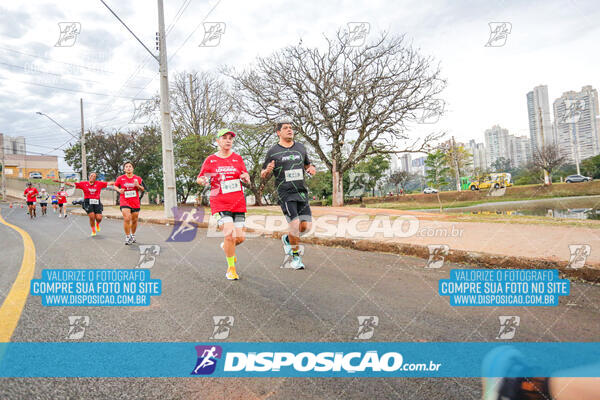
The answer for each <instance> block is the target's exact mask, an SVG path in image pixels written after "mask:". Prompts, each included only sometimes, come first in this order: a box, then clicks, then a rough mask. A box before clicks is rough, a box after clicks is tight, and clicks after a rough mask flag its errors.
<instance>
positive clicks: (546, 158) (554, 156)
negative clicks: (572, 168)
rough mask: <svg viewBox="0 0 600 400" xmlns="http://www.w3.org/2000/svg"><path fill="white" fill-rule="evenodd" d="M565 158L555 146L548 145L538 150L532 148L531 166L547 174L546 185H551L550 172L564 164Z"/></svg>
mask: <svg viewBox="0 0 600 400" xmlns="http://www.w3.org/2000/svg"><path fill="white" fill-rule="evenodd" d="M565 160H566V157H565V156H561V155H560V150H559V149H558V146H557V145H553V144H548V145H544V146H541V147H540V148H538V147H536V146H534V149H533V165H535V166H536V167H538V168H541V169H543V170H544V171H546V172H548V181H547V182H545V184H546V185H552V171H554V170H555V169H556V168H558V167H560V166H561V165H562V164H564V162H565Z"/></svg>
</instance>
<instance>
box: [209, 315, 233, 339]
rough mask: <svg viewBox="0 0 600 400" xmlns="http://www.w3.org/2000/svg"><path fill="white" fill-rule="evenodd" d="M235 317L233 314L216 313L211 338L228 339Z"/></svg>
mask: <svg viewBox="0 0 600 400" xmlns="http://www.w3.org/2000/svg"><path fill="white" fill-rule="evenodd" d="M234 321H235V318H233V317H232V316H231V315H226V316H224V315H216V316H213V322H214V324H215V326H214V329H213V333H212V335H211V337H210V338H209V339H217V340H222V339H227V338H228V337H229V333H230V332H231V328H233V322H234Z"/></svg>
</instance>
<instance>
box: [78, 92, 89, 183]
mask: <svg viewBox="0 0 600 400" xmlns="http://www.w3.org/2000/svg"><path fill="white" fill-rule="evenodd" d="M79 108H80V109H81V180H82V181H87V176H88V175H87V152H86V150H85V135H84V134H83V99H79Z"/></svg>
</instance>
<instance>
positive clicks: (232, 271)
mask: <svg viewBox="0 0 600 400" xmlns="http://www.w3.org/2000/svg"><path fill="white" fill-rule="evenodd" d="M225 278H227V279H229V280H230V281H237V280H238V279H240V276H239V275H238V274H237V272H236V271H235V268H228V269H227V273H226V274H225Z"/></svg>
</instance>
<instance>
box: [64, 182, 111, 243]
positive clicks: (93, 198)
mask: <svg viewBox="0 0 600 400" xmlns="http://www.w3.org/2000/svg"><path fill="white" fill-rule="evenodd" d="M96 177H97V175H96V173H95V172H92V173H91V174H90V176H89V180H88V181H81V182H75V183H71V182H65V185H69V186H74V187H75V188H76V189H81V190H82V191H83V205H82V206H83V209H84V210H85V212H86V213H87V215H88V218H89V220H90V227H91V228H92V236H96V233H97V232H100V222H102V211H103V210H104V206H103V205H102V202H101V201H100V193H101V192H102V189H105V188H106V187H107V186H109V185H114V182H103V181H97V180H96Z"/></svg>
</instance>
